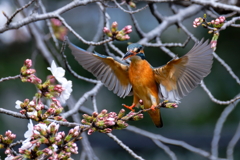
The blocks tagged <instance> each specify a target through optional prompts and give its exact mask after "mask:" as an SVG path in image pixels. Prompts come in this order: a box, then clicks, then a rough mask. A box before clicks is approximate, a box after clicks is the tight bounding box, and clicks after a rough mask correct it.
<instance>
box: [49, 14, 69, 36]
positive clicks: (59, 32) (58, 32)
mask: <svg viewBox="0 0 240 160" xmlns="http://www.w3.org/2000/svg"><path fill="white" fill-rule="evenodd" d="M51 24H52V28H53V33H54V35H55V37H56V38H57V39H60V40H64V37H65V36H66V35H67V32H68V30H67V28H66V27H65V26H63V24H62V22H61V21H60V20H59V19H56V18H52V19H51Z"/></svg>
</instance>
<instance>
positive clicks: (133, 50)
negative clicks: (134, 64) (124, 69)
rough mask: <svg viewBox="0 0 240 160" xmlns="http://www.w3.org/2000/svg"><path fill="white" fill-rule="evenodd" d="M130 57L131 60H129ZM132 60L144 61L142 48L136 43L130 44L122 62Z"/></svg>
mask: <svg viewBox="0 0 240 160" xmlns="http://www.w3.org/2000/svg"><path fill="white" fill-rule="evenodd" d="M130 57H131V58H130ZM128 58H130V60H132V59H145V55H144V51H143V46H142V45H141V44H138V43H132V44H130V45H129V46H128V47H127V53H126V54H125V55H124V57H123V60H126V59H128Z"/></svg>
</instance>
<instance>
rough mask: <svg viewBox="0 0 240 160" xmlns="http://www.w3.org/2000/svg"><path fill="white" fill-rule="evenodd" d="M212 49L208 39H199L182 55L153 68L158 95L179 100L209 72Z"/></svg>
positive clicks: (211, 61) (171, 99)
mask: <svg viewBox="0 0 240 160" xmlns="http://www.w3.org/2000/svg"><path fill="white" fill-rule="evenodd" d="M212 52H213V50H212V48H211V46H210V44H208V41H206V42H203V40H201V41H200V42H199V43H196V44H195V45H194V46H193V48H192V49H191V50H190V51H189V52H188V53H187V54H186V55H184V56H183V57H181V58H179V59H174V60H172V61H170V62H168V63H167V64H166V65H165V66H163V67H159V68H155V69H154V73H155V80H156V82H157V83H158V84H159V97H160V98H163V99H167V100H170V101H179V100H180V99H181V98H182V97H183V96H185V95H186V94H187V93H189V92H191V91H192V90H193V89H194V88H195V87H196V86H197V85H198V84H199V83H200V82H201V80H202V79H203V77H205V76H207V75H208V74H209V73H210V70H211V67H212V63H213V60H212V59H213V54H212Z"/></svg>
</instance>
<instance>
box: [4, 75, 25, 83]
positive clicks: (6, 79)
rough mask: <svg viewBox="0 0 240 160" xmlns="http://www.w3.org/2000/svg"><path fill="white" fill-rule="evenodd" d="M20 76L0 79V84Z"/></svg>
mask: <svg viewBox="0 0 240 160" xmlns="http://www.w3.org/2000/svg"><path fill="white" fill-rule="evenodd" d="M20 77H21V75H20V74H19V75H16V76H9V77H4V78H1V79H0V82H3V81H8V80H11V79H17V78H20Z"/></svg>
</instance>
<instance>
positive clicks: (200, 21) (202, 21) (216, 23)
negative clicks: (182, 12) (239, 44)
mask: <svg viewBox="0 0 240 160" xmlns="http://www.w3.org/2000/svg"><path fill="white" fill-rule="evenodd" d="M225 20H226V18H225V17H224V16H220V17H218V18H216V19H215V20H211V22H207V20H206V15H204V17H203V18H202V17H198V18H195V19H194V21H193V27H194V28H196V27H198V26H200V25H202V26H203V27H206V28H210V29H211V30H216V29H219V28H221V27H222V25H223V24H224V22H225Z"/></svg>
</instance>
